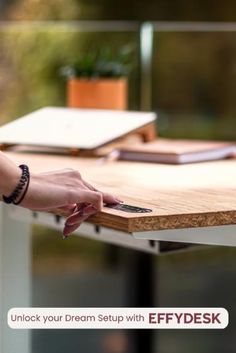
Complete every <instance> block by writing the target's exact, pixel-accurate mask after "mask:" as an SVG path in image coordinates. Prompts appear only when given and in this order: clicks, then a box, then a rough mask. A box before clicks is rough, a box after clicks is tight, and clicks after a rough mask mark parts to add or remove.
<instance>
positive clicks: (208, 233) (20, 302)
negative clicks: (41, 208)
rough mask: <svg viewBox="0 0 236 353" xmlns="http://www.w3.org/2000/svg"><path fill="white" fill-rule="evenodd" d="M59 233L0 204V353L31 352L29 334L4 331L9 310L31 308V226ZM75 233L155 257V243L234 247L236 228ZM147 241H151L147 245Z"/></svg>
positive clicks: (89, 228)
mask: <svg viewBox="0 0 236 353" xmlns="http://www.w3.org/2000/svg"><path fill="white" fill-rule="evenodd" d="M33 223H34V224H40V225H44V226H47V227H50V228H54V229H58V230H62V227H63V222H62V220H60V219H57V218H56V217H55V216H54V215H52V214H47V213H37V214H35V213H33V212H31V211H29V210H26V209H23V208H20V207H16V206H7V205H4V204H3V203H0V317H1V321H0V353H16V352H22V353H31V342H30V331H27V330H19V331H18V330H12V329H10V328H8V326H7V322H6V318H7V312H8V310H9V309H10V308H12V307H28V306H31V236H30V235H31V224H33ZM77 234H79V235H80V236H86V237H89V238H92V239H95V240H99V241H104V242H107V243H111V244H117V245H122V246H125V247H130V248H133V249H136V250H142V251H146V252H149V253H152V254H158V252H159V247H158V245H159V243H158V241H161V240H163V241H174V242H185V243H195V244H207V245H225V246H236V225H228V226H219V227H207V228H191V229H180V230H165V231H150V232H137V233H125V232H120V231H115V230H112V229H108V228H105V227H96V226H94V225H92V224H89V223H84V224H82V225H81V227H80V228H79V230H78V232H77ZM150 240H155V242H151V241H150Z"/></svg>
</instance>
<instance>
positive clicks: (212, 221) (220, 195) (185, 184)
mask: <svg viewBox="0 0 236 353" xmlns="http://www.w3.org/2000/svg"><path fill="white" fill-rule="evenodd" d="M7 154H8V156H9V157H10V158H11V159H13V160H14V161H15V162H16V163H18V164H20V163H27V164H28V165H29V166H30V169H31V171H37V172H42V171H48V170H54V169H60V168H74V169H78V170H79V171H80V172H81V173H82V176H83V177H84V179H86V180H88V181H89V182H90V183H92V184H93V185H94V186H96V187H97V188H100V189H101V190H104V191H107V192H111V193H113V194H115V195H117V196H118V197H119V198H121V199H122V200H124V202H125V203H128V204H131V205H136V206H141V207H148V208H151V209H153V212H152V213H147V214H132V213H125V212H122V211H117V210H112V209H108V208H104V209H103V211H102V212H101V213H99V214H97V215H96V216H94V217H92V218H90V220H91V222H93V223H96V224H101V225H103V226H106V227H110V228H114V229H117V230H122V231H126V232H134V231H136V232H137V231H148V230H164V229H178V228H191V227H207V226H218V225H228V224H236V159H231V160H224V161H217V162H208V163H199V164H191V165H182V166H173V165H162V164H150V163H135V162H124V161H118V162H110V163H107V164H103V165H101V164H98V163H97V160H96V159H91V158H87V159H86V158H77V157H65V156H47V155H43V156H42V155H32V154H31V155H29V154H23V153H12V152H8V153H7Z"/></svg>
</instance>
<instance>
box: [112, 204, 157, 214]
mask: <svg viewBox="0 0 236 353" xmlns="http://www.w3.org/2000/svg"><path fill="white" fill-rule="evenodd" d="M105 207H109V208H113V209H114V210H118V211H124V212H130V213H149V212H152V210H151V209H150V208H143V207H137V206H132V205H127V204H125V203H120V204H106V205H105Z"/></svg>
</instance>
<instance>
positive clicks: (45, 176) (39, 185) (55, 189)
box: [21, 169, 120, 236]
mask: <svg viewBox="0 0 236 353" xmlns="http://www.w3.org/2000/svg"><path fill="white" fill-rule="evenodd" d="M119 202H120V200H119V199H117V198H116V197H115V196H113V195H111V194H109V193H105V192H101V191H99V190H97V189H96V188H94V187H93V186H92V185H90V184H89V183H88V182H87V181H85V180H84V179H83V178H82V176H81V174H80V173H79V172H78V171H76V170H73V169H63V170H58V171H51V172H48V173H40V174H31V179H30V184H29V189H28V191H27V194H26V196H25V198H24V200H23V201H22V203H21V206H23V207H26V208H29V209H32V210H35V211H45V212H46V211H50V212H56V211H58V210H61V211H63V213H64V214H65V215H66V216H67V219H66V222H65V227H64V230H63V234H64V236H68V235H69V234H70V233H72V232H73V231H74V230H75V229H76V228H78V227H79V226H80V224H81V223H82V222H83V221H85V220H86V219H87V218H88V217H90V216H91V215H92V214H95V213H97V212H99V211H101V209H102V206H103V203H114V204H115V203H119Z"/></svg>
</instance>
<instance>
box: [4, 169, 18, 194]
mask: <svg viewBox="0 0 236 353" xmlns="http://www.w3.org/2000/svg"><path fill="white" fill-rule="evenodd" d="M21 174H22V170H21V169H20V168H19V167H17V166H16V167H15V168H12V169H11V170H10V171H9V173H8V175H7V176H6V177H5V178H4V180H2V183H1V193H2V194H3V195H6V196H9V195H10V194H11V193H12V192H13V191H14V190H15V188H16V186H17V184H18V182H19V180H20V178H21Z"/></svg>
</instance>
